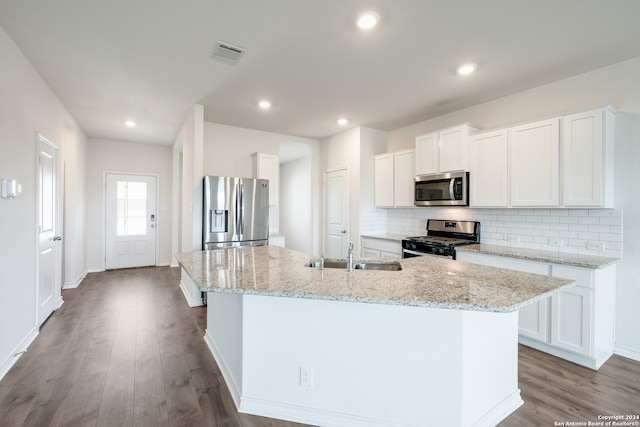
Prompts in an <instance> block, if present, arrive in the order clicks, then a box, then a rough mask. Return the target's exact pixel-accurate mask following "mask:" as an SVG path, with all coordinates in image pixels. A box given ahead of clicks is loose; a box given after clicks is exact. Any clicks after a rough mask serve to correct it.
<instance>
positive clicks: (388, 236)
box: [362, 233, 407, 243]
mask: <svg viewBox="0 0 640 427" xmlns="http://www.w3.org/2000/svg"><path fill="white" fill-rule="evenodd" d="M362 237H369V238H372V239H382V240H393V241H394V242H398V243H401V242H402V240H403V239H406V238H407V236H404V235H400V234H387V233H374V234H363V235H362Z"/></svg>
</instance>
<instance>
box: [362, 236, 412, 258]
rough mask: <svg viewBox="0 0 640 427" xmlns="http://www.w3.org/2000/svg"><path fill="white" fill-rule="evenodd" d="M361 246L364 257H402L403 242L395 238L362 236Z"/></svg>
mask: <svg viewBox="0 0 640 427" xmlns="http://www.w3.org/2000/svg"><path fill="white" fill-rule="evenodd" d="M360 248H361V249H360V253H361V255H362V258H386V259H401V258H402V244H401V243H400V242H397V241H395V240H388V239H378V238H374V237H365V236H362V239H361V242H360Z"/></svg>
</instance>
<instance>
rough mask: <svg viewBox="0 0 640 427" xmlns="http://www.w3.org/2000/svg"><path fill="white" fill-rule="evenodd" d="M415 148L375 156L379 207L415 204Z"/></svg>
mask: <svg viewBox="0 0 640 427" xmlns="http://www.w3.org/2000/svg"><path fill="white" fill-rule="evenodd" d="M414 167H415V160H414V150H413V149H411V150H404V151H398V152H396V153H384V154H378V155H377V156H375V205H376V207H378V208H391V207H401V206H414V204H413V191H414V185H415V184H414V183H415V180H414V177H415V172H414Z"/></svg>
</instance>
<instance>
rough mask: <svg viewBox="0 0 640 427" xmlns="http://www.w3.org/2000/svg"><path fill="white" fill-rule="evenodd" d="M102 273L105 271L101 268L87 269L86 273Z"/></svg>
mask: <svg viewBox="0 0 640 427" xmlns="http://www.w3.org/2000/svg"><path fill="white" fill-rule="evenodd" d="M103 271H105V270H104V269H102V268H88V269H87V273H102V272H103Z"/></svg>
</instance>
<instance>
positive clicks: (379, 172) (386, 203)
mask: <svg viewBox="0 0 640 427" xmlns="http://www.w3.org/2000/svg"><path fill="white" fill-rule="evenodd" d="M374 173H375V195H374V197H375V204H376V207H378V208H391V207H393V191H394V156H393V153H384V154H378V155H377V156H375V172H374Z"/></svg>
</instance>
